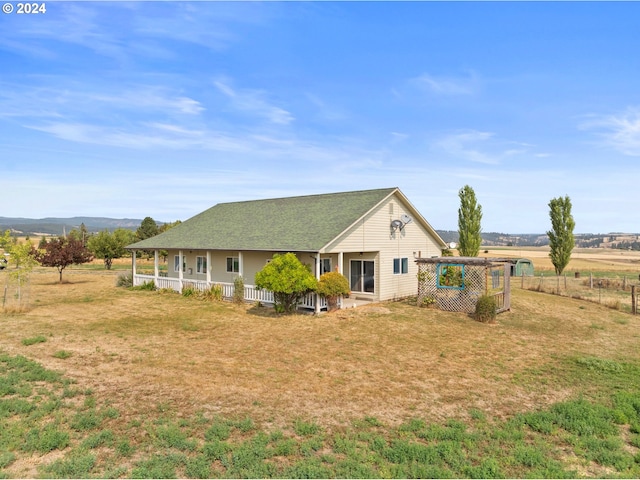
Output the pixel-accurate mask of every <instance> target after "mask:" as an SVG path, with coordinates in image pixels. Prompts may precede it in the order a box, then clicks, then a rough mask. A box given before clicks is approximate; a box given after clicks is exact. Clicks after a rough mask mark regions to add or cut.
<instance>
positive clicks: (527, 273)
mask: <svg viewBox="0 0 640 480" xmlns="http://www.w3.org/2000/svg"><path fill="white" fill-rule="evenodd" d="M511 276H512V277H522V276H524V277H533V262H532V261H531V260H529V259H528V258H514V259H512V260H511Z"/></svg>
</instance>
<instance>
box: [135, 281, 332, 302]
mask: <svg viewBox="0 0 640 480" xmlns="http://www.w3.org/2000/svg"><path fill="white" fill-rule="evenodd" d="M149 281H152V282H154V283H155V285H156V288H170V289H172V290H175V291H176V292H178V293H179V292H181V291H182V287H185V286H187V285H190V286H192V287H194V288H195V289H197V290H199V291H201V292H204V291H205V290H208V289H210V288H211V287H212V286H214V285H219V286H220V287H221V288H222V297H223V298H225V299H231V298H233V293H234V285H233V283H221V282H211V283H208V282H206V281H203V280H186V279H183V280H182V286H181V285H180V279H178V278H169V277H154V276H153V275H142V274H139V273H137V274H135V275H134V276H133V286H134V287H137V286H140V285H142V284H143V283H145V282H149ZM316 298H317V297H316V295H315V294H314V293H310V294H308V295H305V297H304V298H303V299H302V300H301V301H300V303H299V304H298V307H299V308H305V309H310V310H315V307H316ZM244 299H245V301H248V302H262V303H268V304H273V303H274V300H273V292H271V291H269V290H262V289H258V288H256V287H255V285H245V286H244ZM319 299H320V309H326V308H327V299H326V298H324V297H319Z"/></svg>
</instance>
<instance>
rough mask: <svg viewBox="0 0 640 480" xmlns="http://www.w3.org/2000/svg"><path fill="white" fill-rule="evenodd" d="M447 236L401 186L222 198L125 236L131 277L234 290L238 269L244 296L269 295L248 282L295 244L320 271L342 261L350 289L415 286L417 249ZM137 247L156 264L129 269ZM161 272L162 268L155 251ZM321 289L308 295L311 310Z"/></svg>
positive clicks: (428, 252) (366, 293)
mask: <svg viewBox="0 0 640 480" xmlns="http://www.w3.org/2000/svg"><path fill="white" fill-rule="evenodd" d="M446 247H447V245H446V244H445V243H444V241H443V240H442V239H441V238H440V236H439V235H438V234H437V233H436V231H435V230H434V229H433V228H432V227H431V225H429V223H428V222H427V221H426V220H425V219H424V217H423V216H422V215H421V214H420V212H418V210H417V209H416V208H415V207H414V206H413V205H412V204H411V202H409V200H408V199H407V197H405V195H404V194H403V193H402V192H401V191H400V190H399V189H398V188H384V189H376V190H362V191H354V192H342V193H330V194H323V195H306V196H299V197H289V198H275V199H267V200H253V201H245V202H231V203H220V204H218V205H215V206H213V207H211V208H210V209H208V210H205V211H204V212H202V213H200V214H198V215H196V216H194V217H192V218H190V219H189V220H186V221H184V222H183V223H181V224H179V225H177V226H175V227H173V228H171V229H170V230H167V231H166V232H164V233H161V234H159V235H156V236H155V237H151V238H148V239H146V240H142V241H140V242H137V243H134V244H132V245H129V246H128V247H127V248H128V249H129V250H131V251H132V252H133V253H134V255H132V259H133V260H132V263H133V265H132V268H133V278H134V285H140V284H142V283H143V282H146V281H150V280H152V281H153V282H154V283H155V285H156V286H157V287H158V288H172V289H174V290H176V291H181V290H182V288H183V286H184V285H185V284H187V283H188V284H190V285H192V286H195V287H196V288H199V289H207V288H209V287H210V286H211V285H213V284H218V285H221V286H222V287H223V291H224V296H225V297H230V296H232V292H233V290H232V289H233V281H234V279H235V278H236V277H238V276H241V277H242V278H243V281H244V284H245V295H244V296H245V299H246V300H250V301H251V300H254V301H261V302H263V303H270V302H272V301H273V297H272V294H271V292H265V291H260V290H257V289H255V288H254V286H253V284H254V282H255V278H254V277H255V274H256V273H257V272H258V271H260V270H261V269H262V268H263V267H264V265H265V264H266V263H267V262H269V261H270V260H271V259H272V258H273V255H274V254H275V253H287V252H292V253H294V254H296V256H297V257H298V259H299V260H300V261H301V262H302V263H303V264H307V265H308V266H309V267H310V268H311V271H312V272H314V274H315V275H316V277H317V278H319V277H320V275H322V274H323V273H325V272H329V271H334V270H335V271H339V272H340V273H342V274H343V275H345V276H346V277H347V278H348V279H349V283H350V286H351V295H350V299H353V298H355V299H359V300H369V301H381V300H390V299H396V298H402V297H407V296H410V295H415V294H416V293H417V291H416V275H417V273H418V270H417V265H416V264H415V262H414V258H416V257H418V256H420V254H421V255H422V256H427V257H428V256H437V255H440V254H441V251H442V249H444V248H446ZM137 250H146V251H150V250H151V251H154V252H155V256H154V257H155V262H154V274H153V275H141V274H138V273H137V272H136V255H135V252H136V251H137ZM162 250H164V251H166V252H168V254H169V255H168V257H167V258H168V272H167V274H166V276H161V275H160V273H159V266H158V264H159V252H160V251H162ZM323 300H324V299H321V298H317V297H316V295H315V294H314V295H310V296H308V297H307V299H306V300H305V302H304V304H303V305H302V306H303V307H306V308H310V309H313V310H315V311H316V312H318V311H320V310H321V309H322V308H324V306H325V304H324V301H323Z"/></svg>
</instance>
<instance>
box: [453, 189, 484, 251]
mask: <svg viewBox="0 0 640 480" xmlns="http://www.w3.org/2000/svg"><path fill="white" fill-rule="evenodd" d="M458 196H459V197H460V208H459V209H458V237H459V239H458V252H460V255H461V256H463V257H477V256H478V253H479V252H480V244H481V243H482V236H481V235H480V232H481V231H482V227H481V221H482V206H481V205H479V204H478V201H477V200H476V193H475V192H474V191H473V188H471V187H470V186H469V185H465V186H464V187H462V188H461V189H460V191H459V192H458Z"/></svg>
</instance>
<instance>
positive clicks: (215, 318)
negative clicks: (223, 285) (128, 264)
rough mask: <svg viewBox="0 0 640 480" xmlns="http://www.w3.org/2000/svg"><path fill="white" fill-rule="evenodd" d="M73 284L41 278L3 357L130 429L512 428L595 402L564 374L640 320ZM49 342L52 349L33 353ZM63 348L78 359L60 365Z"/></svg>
mask: <svg viewBox="0 0 640 480" xmlns="http://www.w3.org/2000/svg"><path fill="white" fill-rule="evenodd" d="M3 275H4V274H3ZM64 278H65V280H66V283H64V284H58V283H57V274H56V272H55V271H53V270H45V269H41V270H37V271H36V272H34V273H33V275H32V281H31V291H30V303H31V309H30V310H29V311H28V312H26V313H22V314H16V315H7V314H3V315H1V316H0V352H4V353H8V354H10V355H17V354H20V355H25V356H27V357H29V358H32V359H34V360H36V361H38V362H41V363H42V364H43V365H44V366H45V367H47V368H51V369H54V370H57V371H61V372H64V374H65V375H66V376H68V377H70V378H73V379H75V380H77V382H78V387H79V388H86V389H92V390H93V391H94V392H95V394H96V395H97V396H98V398H102V399H108V400H109V401H110V403H111V404H112V405H113V406H114V407H116V408H117V409H118V410H119V412H120V413H121V416H120V419H119V421H122V422H125V423H126V422H128V421H130V420H131V419H134V418H139V417H140V416H144V415H145V413H146V412H149V411H150V410H152V409H153V410H156V411H157V409H164V408H166V409H171V410H173V411H175V412H178V413H179V415H185V416H187V415H191V414H193V413H195V412H198V411H202V412H205V413H207V414H222V415H225V416H232V417H245V416H249V417H251V418H252V419H253V420H254V421H256V422H258V423H261V424H262V425H263V426H265V427H268V426H269V425H273V426H276V427H278V426H282V425H286V424H290V422H291V420H292V419H294V418H304V419H310V420H311V419H312V420H314V421H316V422H318V423H319V424H321V425H324V426H327V427H329V428H330V427H332V426H334V427H338V426H340V425H344V424H347V423H349V422H350V421H352V420H353V419H356V418H363V417H365V416H373V417H376V418H377V419H379V420H380V421H382V422H384V423H385V424H388V425H394V424H399V423H400V422H402V421H404V420H406V419H407V418H412V417H421V418H424V419H426V420H433V421H438V420H442V419H445V418H449V417H463V418H464V417H466V416H467V415H469V411H470V409H474V408H476V409H480V410H482V411H483V412H486V413H487V414H488V415H490V416H494V417H498V418H504V417H506V416H509V415H511V414H513V413H516V412H522V411H528V410H531V409H535V408H542V407H545V406H547V405H549V404H551V403H553V402H557V401H560V400H564V399H566V398H569V397H574V396H575V395H577V394H579V393H580V392H586V393H587V394H588V393H589V386H588V385H584V384H581V383H580V380H579V379H558V378H556V379H553V378H552V377H553V376H554V371H556V369H555V366H557V365H560V364H561V363H562V362H566V361H567V359H568V358H572V357H585V356H594V357H600V358H606V359H612V360H617V361H620V360H622V361H624V360H625V359H629V358H633V359H638V358H639V357H640V352H639V349H638V341H639V340H640V317H632V316H630V315H628V314H624V313H621V312H618V311H612V310H609V309H607V308H605V307H602V306H600V305H596V304H591V303H588V302H583V301H579V300H572V299H567V298H560V297H555V296H552V295H545V294H540V293H536V292H529V291H521V290H519V289H517V288H516V289H514V291H513V300H512V311H511V312H508V313H504V314H501V315H499V317H498V321H497V323H495V324H492V325H486V324H481V323H478V322H475V321H473V320H472V319H471V318H470V317H468V316H467V315H465V314H456V313H447V312H441V311H438V310H435V309H418V308H416V307H415V306H412V305H410V304H409V303H408V302H398V303H384V304H377V305H371V306H368V307H363V308H358V309H352V310H348V311H340V312H337V313H331V314H324V315H320V316H317V317H316V316H311V315H293V316H276V315H274V314H273V312H272V310H271V309H268V308H264V307H257V306H253V305H242V306H238V305H233V304H230V303H224V302H223V303H216V302H206V301H202V300H197V299H193V298H183V297H182V296H180V295H177V294H171V293H159V292H146V291H131V290H127V289H123V288H117V287H116V286H115V280H116V273H113V272H106V271H83V270H69V271H65V273H64ZM0 282H2V284H4V277H2V276H0ZM39 335H42V336H44V337H46V342H43V343H37V344H34V345H30V346H25V345H23V344H22V340H23V339H25V338H32V337H36V336H39ZM63 350H64V351H66V352H69V353H70V354H71V356H69V358H66V359H61V358H56V357H54V354H56V353H57V352H60V351H63ZM558 371H559V370H558Z"/></svg>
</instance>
